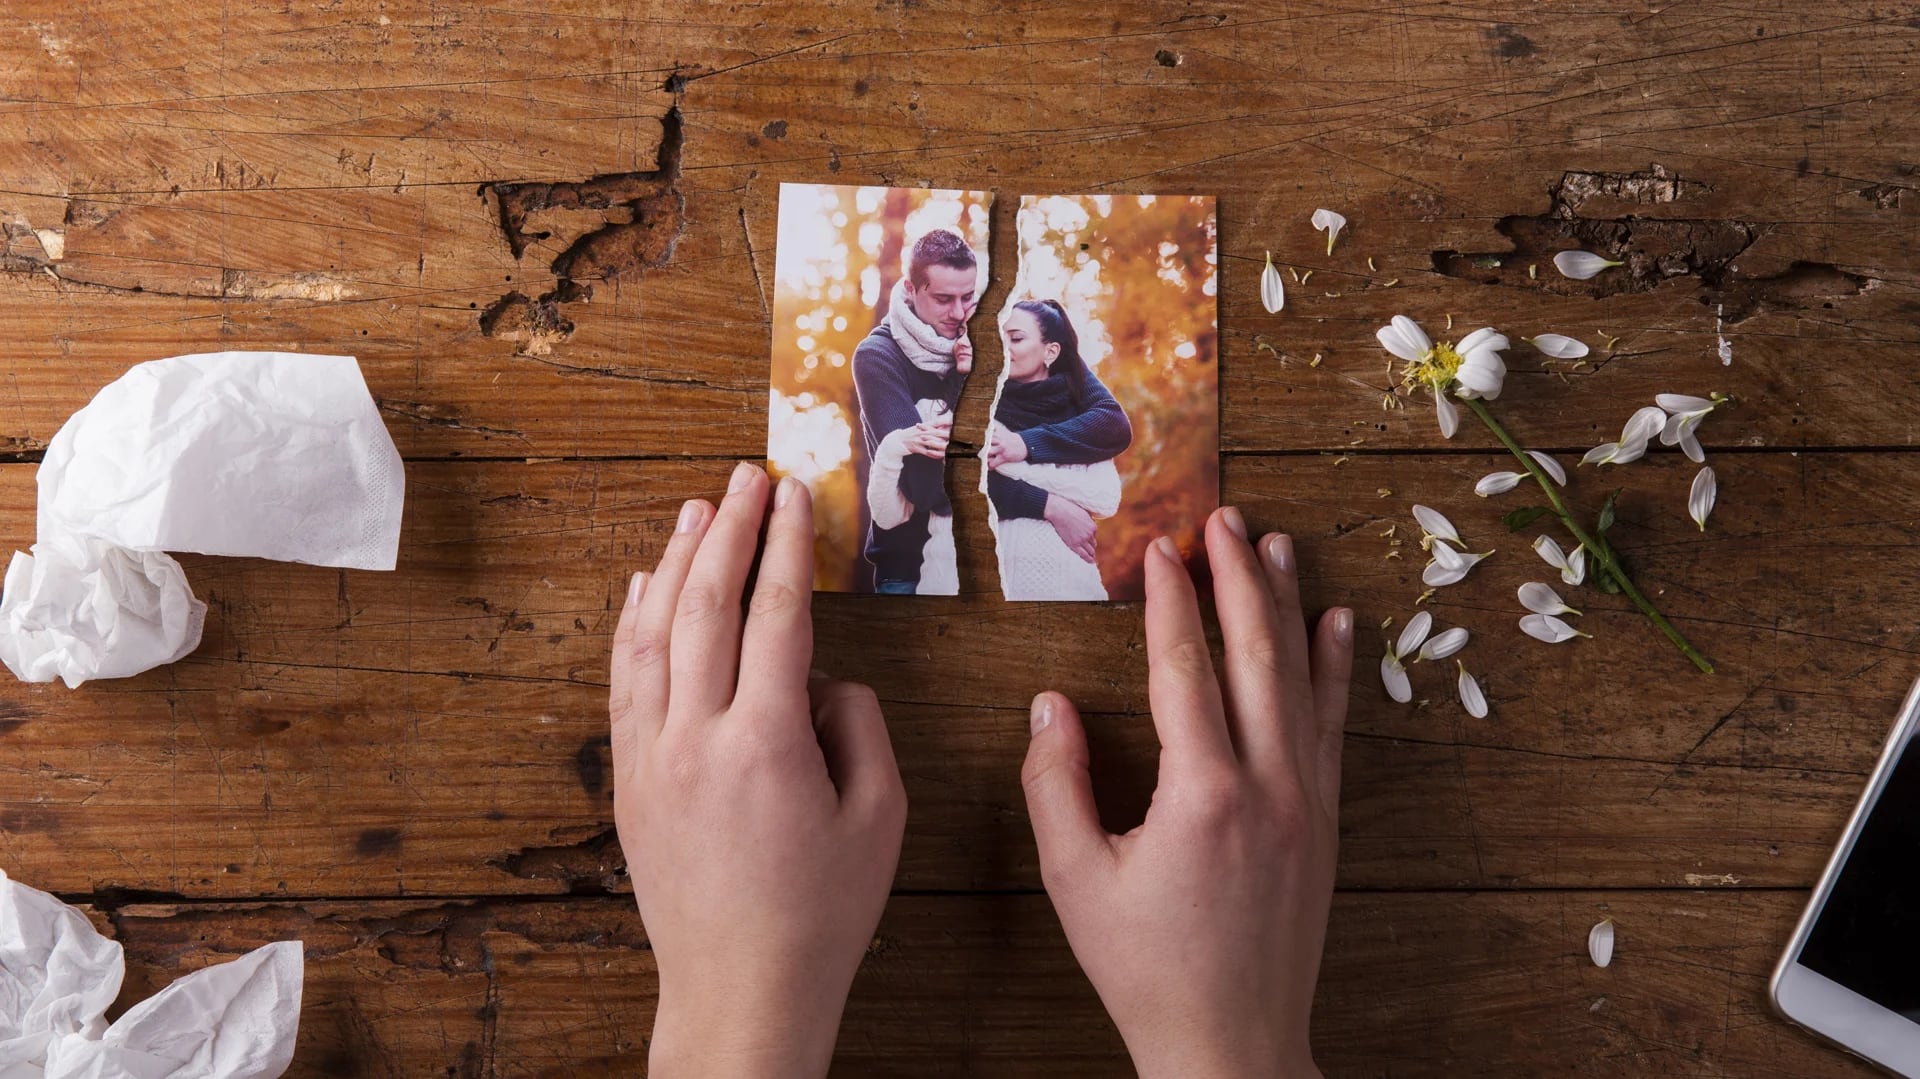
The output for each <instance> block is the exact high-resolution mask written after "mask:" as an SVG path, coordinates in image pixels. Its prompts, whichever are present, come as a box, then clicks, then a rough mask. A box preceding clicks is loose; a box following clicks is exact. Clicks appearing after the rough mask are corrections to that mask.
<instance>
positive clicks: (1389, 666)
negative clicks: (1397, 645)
mask: <svg viewBox="0 0 1920 1079" xmlns="http://www.w3.org/2000/svg"><path fill="white" fill-rule="evenodd" d="M1380 684H1381V685H1383V686H1385V687H1387V696H1389V697H1392V698H1393V699H1394V700H1396V701H1399V702H1400V703H1401V704H1405V703H1407V702H1408V701H1410V700H1412V699H1413V683H1412V682H1411V681H1409V680H1408V678H1407V669H1406V668H1405V667H1403V666H1401V665H1400V661H1399V660H1397V659H1395V658H1393V656H1391V655H1385V656H1381V657H1380Z"/></svg>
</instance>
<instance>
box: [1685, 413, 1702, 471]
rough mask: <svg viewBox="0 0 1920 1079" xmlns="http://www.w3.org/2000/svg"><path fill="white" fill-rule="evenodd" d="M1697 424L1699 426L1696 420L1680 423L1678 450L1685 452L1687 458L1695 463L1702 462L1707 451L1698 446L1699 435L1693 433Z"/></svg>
mask: <svg viewBox="0 0 1920 1079" xmlns="http://www.w3.org/2000/svg"><path fill="white" fill-rule="evenodd" d="M1697 426H1699V425H1698V423H1697V422H1696V423H1687V424H1681V425H1680V452H1682V453H1684V454H1686V455H1687V460H1689V461H1692V462H1693V463H1694V464H1696V465H1697V464H1702V463H1704V462H1705V461H1706V459H1707V451H1706V450H1704V449H1702V448H1701V446H1700V436H1698V435H1696V434H1694V433H1693V429H1694V428H1695V427H1697Z"/></svg>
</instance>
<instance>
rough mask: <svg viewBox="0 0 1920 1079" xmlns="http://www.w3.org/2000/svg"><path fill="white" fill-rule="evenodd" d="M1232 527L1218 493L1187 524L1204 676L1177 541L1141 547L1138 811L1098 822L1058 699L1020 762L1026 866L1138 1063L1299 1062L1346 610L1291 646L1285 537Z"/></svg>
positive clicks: (1289, 550)
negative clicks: (1212, 621)
mask: <svg viewBox="0 0 1920 1079" xmlns="http://www.w3.org/2000/svg"><path fill="white" fill-rule="evenodd" d="M1245 535H1246V525H1245V523H1244V521H1243V520H1242V519H1241V517H1240V514H1239V513H1238V511H1236V510H1234V509H1231V508H1227V509H1222V510H1220V511H1218V512H1217V513H1215V514H1214V516H1213V518H1212V519H1211V520H1210V521H1209V522H1208V523H1207V557H1208V560H1209V562H1210V563H1211V564H1212V567H1213V593H1214V601H1215V606H1216V609H1217V610H1218V613H1219V618H1220V628H1221V635H1222V637H1223V638H1224V641H1225V646H1226V680H1225V685H1224V687H1223V686H1222V684H1221V682H1220V681H1218V680H1216V678H1215V677H1214V672H1213V665H1212V662H1211V661H1210V659H1209V658H1208V651H1207V638H1206V634H1205V631H1204V629H1203V627H1202V624H1201V620H1200V608H1199V605H1198V602H1197V599H1196V596H1195V593H1194V587H1193V581H1192V579H1191V578H1190V577H1189V576H1188V575H1187V571H1186V567H1185V566H1184V565H1183V564H1182V563H1181V561H1180V559H1179V554H1178V552H1177V550H1175V549H1174V547H1173V544H1172V542H1171V541H1170V540H1166V539H1161V540H1157V541H1155V542H1154V544H1153V545H1151V546H1150V547H1149V548H1148V551H1147V565H1146V571H1147V612H1146V621H1147V656H1148V681H1147V692H1148V695H1149V698H1150V701H1151V704H1152V707H1153V725H1154V730H1155V731H1156V732H1157V733H1158V735H1159V738H1160V745H1161V751H1160V777H1159V784H1158V789H1156V790H1155V791H1154V795H1153V804H1152V805H1151V807H1150V808H1149V809H1148V810H1147V816H1146V821H1145V822H1144V823H1143V824H1141V826H1140V827H1138V828H1135V829H1134V830H1133V831H1130V832H1128V833H1127V834H1126V835H1120V836H1116V835H1112V834H1109V833H1108V832H1107V831H1106V829H1104V828H1103V827H1101V824H1100V814H1099V810H1098V808H1097V807H1096V806H1095V804H1094V799H1093V788H1092V786H1091V784H1090V783H1089V780H1088V760H1089V758H1088V753H1087V736H1086V731H1085V729H1084V728H1083V727H1082V725H1081V722H1080V715H1079V713H1078V712H1077V711H1076V710H1075V709H1074V707H1073V703H1072V702H1071V701H1069V700H1067V699H1066V698H1065V697H1063V696H1061V695H1060V694H1058V693H1042V694H1041V695H1040V696H1038V697H1036V698H1035V699H1034V702H1033V718H1032V728H1033V740H1032V742H1031V744H1030V745H1029V748H1028V750H1027V761H1026V767H1025V768H1024V769H1023V771H1022V776H1021V779H1022V782H1023V784H1024V785H1025V787H1026V792H1027V810H1028V815H1029V816H1030V817H1031V818H1032V819H1033V832H1034V838H1035V839H1036V840H1037V841H1038V843H1039V848H1040V875H1041V878H1042V880H1043V881H1044V882H1045V884H1046V888H1047V894H1048V895H1049V896H1050V897H1051V898H1052V899H1053V904H1054V908H1055V909H1056V910H1057V911H1058V912H1059V915H1060V924H1061V926H1062V927H1063V928H1064V929H1065V930H1066V934H1067V941H1068V943H1069V944H1071V945H1072V946H1073V954H1074V956H1075V957H1076V958H1078V959H1079V960H1080V965H1081V966H1082V967H1083V968H1085V970H1086V972H1087V977H1088V979H1089V980H1091V981H1092V982H1093V987H1094V989H1095V990H1097V991H1098V992H1099V994H1100V999H1101V1001H1102V1003H1104V1004H1105V1005H1106V1007H1107V1011H1108V1013H1109V1014H1111V1015H1112V1016H1113V1021H1114V1025H1115V1026H1117V1027H1118V1028H1119V1030H1120V1036H1121V1037H1122V1038H1123V1039H1125V1041H1126V1043H1127V1050H1128V1052H1129V1053H1130V1054H1131V1055H1132V1057H1133V1062H1134V1066H1135V1067H1136V1068H1137V1069H1138V1070H1139V1074H1140V1075H1141V1076H1143V1077H1145V1079H1158V1077H1161V1076H1182V1077H1199V1079H1212V1077H1215V1076H1250V1075H1259V1076H1288V1077H1296V1076H1317V1075H1318V1074H1319V1071H1318V1069H1317V1068H1316V1067H1315V1065H1314V1063H1313V1056H1312V1052H1311V1049H1310V1047H1309V1045H1308V1041H1307V1021H1308V1017H1309V1012H1310V1010H1311V1008H1312V1005H1313V990H1314V982H1315V980H1316V979H1317V977H1318V974H1319V969H1320V951H1321V946H1322V944H1323V942H1324V940H1325V938H1326V928H1327V909H1328V906H1329V904H1330V903H1331V900H1332V894H1333V875H1334V855H1335V848H1336V845H1337V841H1338V837H1339V832H1338V828H1337V817H1338V811H1339V804H1340V744H1341V732H1342V730H1343V729H1344V726H1345V723H1346V714H1347V683H1348V677H1349V675H1350V674H1351V673H1352V667H1353V612H1352V611H1351V610H1347V609H1344V608H1336V609H1334V610H1330V611H1328V612H1327V613H1326V614H1324V615H1322V616H1321V618H1320V621H1319V625H1318V628H1317V629H1316V630H1315V632H1314V637H1313V643H1312V648H1311V652H1309V648H1308V641H1307V631H1306V625H1305V623H1304V620H1303V619H1302V616H1301V613H1300V593H1299V586H1298V583H1297V581H1296V579H1295V576H1294V566H1293V546H1292V543H1291V541H1290V540H1289V539H1288V538H1287V537H1286V536H1279V535H1273V536H1267V537H1265V541H1264V542H1263V543H1262V544H1261V552H1262V553H1261V555H1260V556H1256V555H1255V553H1254V550H1253V548H1252V547H1250V546H1249V545H1248V544H1247V541H1246V539H1245V538H1244V537H1245Z"/></svg>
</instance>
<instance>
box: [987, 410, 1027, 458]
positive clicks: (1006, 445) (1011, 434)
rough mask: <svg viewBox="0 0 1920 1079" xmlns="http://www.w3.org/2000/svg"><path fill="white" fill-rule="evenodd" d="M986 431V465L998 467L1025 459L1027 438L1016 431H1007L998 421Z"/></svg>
mask: <svg viewBox="0 0 1920 1079" xmlns="http://www.w3.org/2000/svg"><path fill="white" fill-rule="evenodd" d="M989 427H990V430H989V431H988V432H987V467H988V468H999V467H1000V466H1001V465H1010V464H1014V463H1015V462H1018V461H1024V460H1026V459H1027V440H1026V439H1024V438H1021V437H1020V433H1019V432H1017V431H1009V430H1007V429H1006V427H1004V426H1002V425H1001V424H1000V422H999V421H997V420H996V421H994V422H993V423H992V424H990V425H989Z"/></svg>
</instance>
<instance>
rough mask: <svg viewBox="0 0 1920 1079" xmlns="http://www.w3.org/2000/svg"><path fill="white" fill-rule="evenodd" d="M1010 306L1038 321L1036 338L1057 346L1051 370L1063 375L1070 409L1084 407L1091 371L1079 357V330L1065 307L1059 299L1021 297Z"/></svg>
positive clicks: (1085, 405) (1079, 410)
mask: <svg viewBox="0 0 1920 1079" xmlns="http://www.w3.org/2000/svg"><path fill="white" fill-rule="evenodd" d="M1013 309H1014V310H1016V311H1025V312H1026V313H1027V314H1029V315H1032V316H1033V320H1034V321H1035V322H1038V323H1039V324H1040V340H1042V341H1044V342H1046V343H1047V344H1049V345H1059V346H1060V355H1059V357H1058V358H1057V359H1055V360H1054V361H1053V371H1052V373H1054V374H1060V375H1065V376H1066V378H1067V392H1068V393H1070V394H1072V396H1073V411H1074V412H1075V413H1076V414H1077V413H1080V412H1083V411H1085V410H1086V407H1087V380H1088V379H1090V378H1092V377H1093V372H1091V371H1089V370H1087V361H1086V360H1083V359H1081V358H1080V334H1079V332H1078V331H1077V330H1075V329H1074V328H1073V320H1072V319H1070V318H1068V317H1067V309H1066V308H1064V307H1061V306H1060V301H1059V300H1021V301H1020V302H1019V303H1016V304H1014V305H1013Z"/></svg>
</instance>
